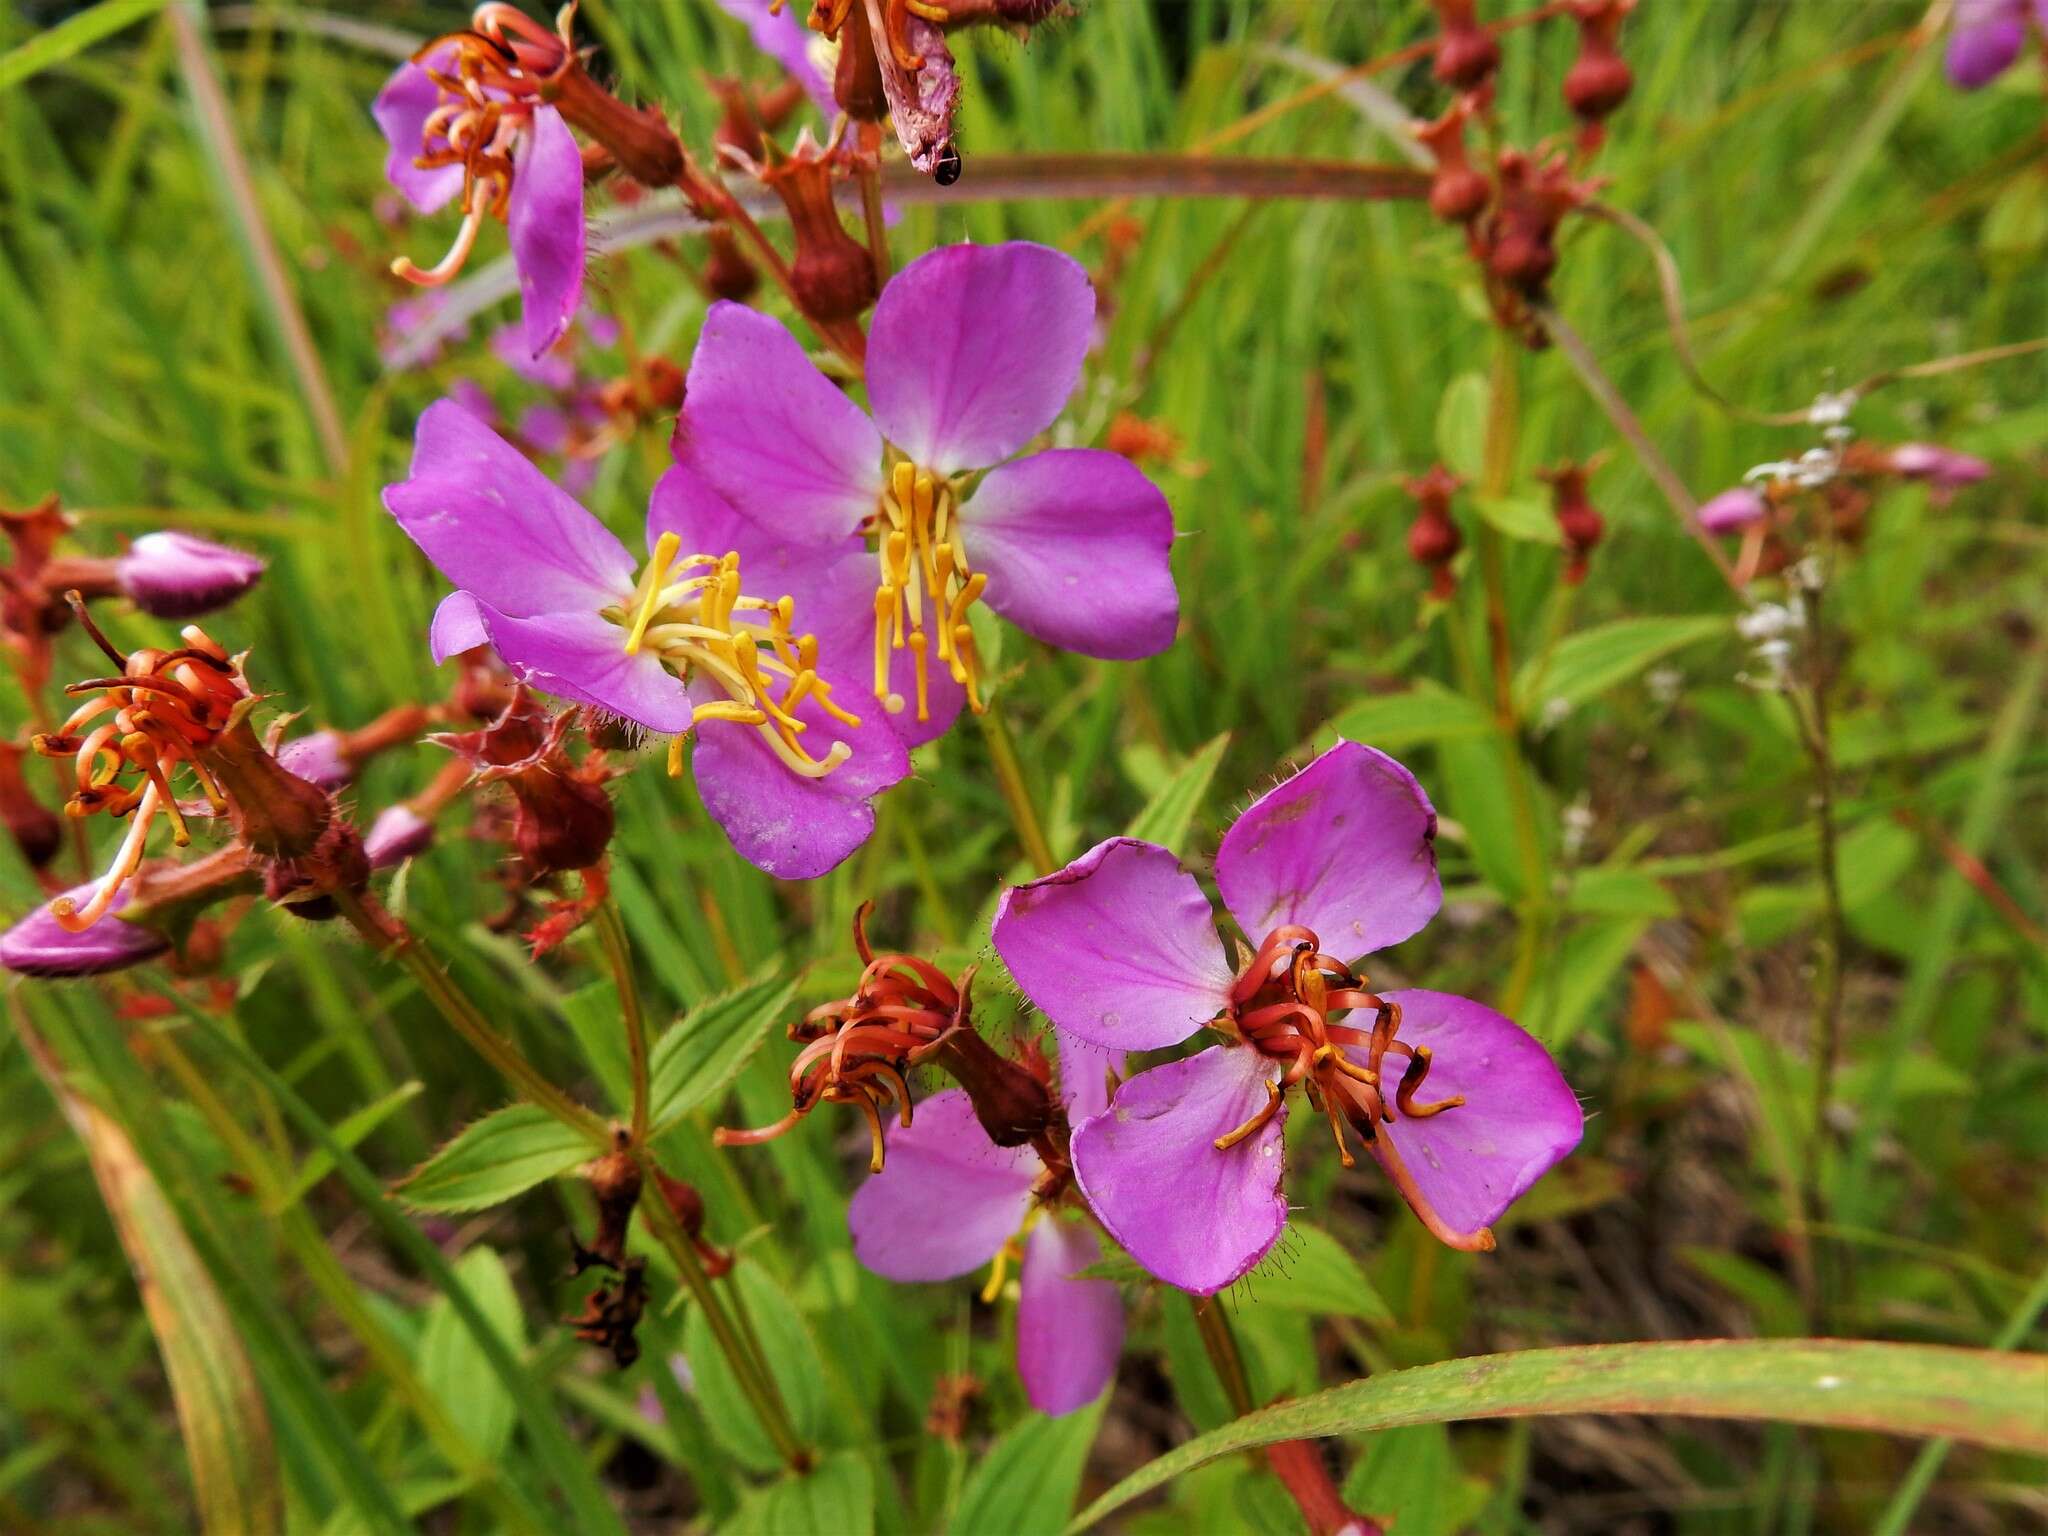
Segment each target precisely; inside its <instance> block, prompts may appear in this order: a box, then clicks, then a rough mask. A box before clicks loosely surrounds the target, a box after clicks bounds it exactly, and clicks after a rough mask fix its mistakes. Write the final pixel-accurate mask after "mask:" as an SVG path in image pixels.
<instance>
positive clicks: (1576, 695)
mask: <svg viewBox="0 0 2048 1536" xmlns="http://www.w3.org/2000/svg"><path fill="white" fill-rule="evenodd" d="M1730 633H1732V630H1731V628H1730V625H1729V622H1728V620H1726V619H1724V618H1720V617H1718V616H1716V615H1709V614H1702V615H1698V616H1695V617H1691V618H1676V619H1617V620H1615V621H1614V622H1613V623H1612V624H1601V625H1598V626H1596V627H1594V628H1592V629H1582V630H1580V631H1579V632H1578V633H1577V634H1575V635H1568V636H1566V637H1565V638H1564V639H1563V640H1560V641H1559V642H1558V644H1557V648H1556V649H1555V650H1554V651H1552V652H1551V653H1550V655H1549V657H1548V658H1547V659H1546V658H1545V657H1542V656H1537V657H1535V658H1533V659H1532V660H1531V661H1530V662H1529V663H1528V665H1526V666H1524V667H1523V668H1522V670H1521V672H1520V674H1519V675H1517V677H1516V678H1515V697H1516V698H1517V700H1519V701H1520V704H1521V707H1522V710H1523V712H1524V713H1525V714H1530V715H1534V714H1537V713H1540V712H1541V711H1542V710H1543V709H1544V708H1545V707H1546V706H1548V705H1549V704H1550V703H1551V702H1552V701H1553V700H1555V701H1560V702H1562V703H1564V704H1566V705H1573V704H1583V703H1584V702H1585V701H1586V700H1588V699H1590V698H1593V697H1595V696H1596V695H1599V694H1602V693H1605V692H1606V691H1607V690H1608V689H1609V688H1612V687H1614V686H1615V685H1616V684H1617V683H1624V682H1627V681H1628V679H1630V678H1631V677H1634V676H1635V675H1636V674H1637V673H1638V672H1641V671H1644V670H1645V669H1647V668H1649V667H1651V666H1653V665H1655V664H1656V663H1657V662H1659V661H1662V660H1663V659H1664V658H1665V657H1666V656H1669V655H1670V654H1671V653H1672V652H1673V651H1676V650H1679V649H1681V648H1683V647H1685V646H1688V645H1696V644H1698V643H1699V642H1700V641H1702V640H1711V639H1714V638H1716V637H1718V636H1722V635H1727V634H1730Z"/></svg>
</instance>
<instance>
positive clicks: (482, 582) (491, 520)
mask: <svg viewBox="0 0 2048 1536" xmlns="http://www.w3.org/2000/svg"><path fill="white" fill-rule="evenodd" d="M384 505H385V508H386V509H387V510H388V511H389V512H390V513H391V515H392V516H393V517H395V518H397V519H398V525H399V526H400V527H401V528H403V529H404V530H405V531H406V533H407V535H408V536H409V537H410V538H411V539H412V541H413V543H415V544H417V545H419V547H420V550H421V552H422V553H424V554H425V555H426V557H427V558H428V559H429V560H431V561H433V562H434V564H435V565H436V566H438V567H440V571H441V574H442V575H443V576H446V577H447V578H448V579H449V581H451V582H453V583H454V584H455V585H456V586H458V587H461V588H463V589H464V590H465V591H468V592H471V593H474V594H475V595H476V597H477V598H478V599H479V600H480V601H481V602H483V603H485V604H487V605H488V606H490V607H492V608H495V609H497V610H498V611H499V612H500V613H506V614H511V615H513V616H515V617H518V616H524V615H529V614H536V613H554V612H561V611H563V610H566V609H572V608H575V609H583V608H587V609H588V610H589V611H590V612H591V614H592V615H593V616H594V615H595V614H596V612H597V610H598V609H600V608H602V607H604V606H606V605H607V604H610V603H616V602H619V601H620V600H621V599H623V598H624V597H625V596H626V595H627V594H629V593H630V592H631V591H632V590H633V576H634V570H635V565H634V561H633V557H632V556H631V555H630V554H628V553H627V552H626V546H625V545H623V544H621V543H620V542H619V541H618V540H617V539H615V538H613V537H612V535H611V534H610V532H608V531H607V530H606V528H605V526H604V524H602V523H600V522H599V521H598V520H597V519H596V518H594V517H592V516H591V515H590V514H589V513H588V512H586V511H584V510H583V508H582V507H581V506H579V505H577V503H576V500H575V498H573V497H571V496H569V495H567V494H565V493H564V492H563V491H561V490H560V489H559V488H558V487H556V485H555V484H554V483H553V482H552V481H551V480H549V479H548V477H547V476H546V475H544V474H542V473H541V472H540V471H539V470H538V469H535V468H534V467H533V465H532V464H531V463H530V462H528V460H527V458H526V456H525V455H524V454H522V453H521V452H520V451H519V450H518V449H516V448H514V447H513V446H512V445H511V444H510V443H508V442H506V441H505V440H504V439H503V438H502V437H500V436H498V434H497V433H495V432H493V431H492V430H491V429H490V428H489V427H487V426H485V425H484V424H483V423H482V422H480V421H478V420H477V419H476V418H475V417H474V416H472V415H470V414H469V412H467V411H465V410H464V409H463V408H462V407H461V406H459V405H457V404H455V402H454V401H452V400H437V401H435V402H434V403H433V404H432V405H430V406H428V407H427V409H426V413H425V414H424V415H422V416H421V417H420V420H419V427H418V429H417V432H416V434H415V436H414V440H413V451H412V478H410V479H408V480H404V481H401V482H400V483H398V484H397V485H388V486H386V487H385V488H384Z"/></svg>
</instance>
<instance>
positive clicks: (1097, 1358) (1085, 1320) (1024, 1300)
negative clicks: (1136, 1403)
mask: <svg viewBox="0 0 2048 1536" xmlns="http://www.w3.org/2000/svg"><path fill="white" fill-rule="evenodd" d="M1101 1257H1102V1248H1101V1245H1100V1244H1099V1243H1097V1242H1096V1240H1095V1233H1094V1232H1093V1231H1092V1230H1091V1229H1090V1228H1089V1226H1088V1224H1087V1223H1086V1222H1085V1221H1061V1220H1060V1219H1059V1218H1058V1217H1056V1216H1054V1215H1052V1214H1051V1213H1050V1212H1048V1213H1047V1214H1046V1216H1045V1217H1044V1218H1043V1219H1042V1220H1041V1221H1040V1222H1039V1223H1038V1225H1037V1226H1035V1227H1033V1228H1032V1229H1031V1236H1030V1237H1029V1238H1027V1239H1026V1240H1025V1245H1024V1264H1023V1269H1022V1273H1021V1274H1020V1276H1019V1277H1018V1291H1019V1297H1018V1303H1017V1374H1018V1375H1020V1376H1021V1377H1023V1378H1024V1395H1025V1396H1026V1397H1028V1398H1029V1399H1030V1400H1031V1406H1032V1407H1034V1408H1036V1409H1037V1410H1038V1411H1039V1412H1040V1413H1045V1414H1051V1415H1052V1416H1053V1417H1055V1418H1057V1417H1059V1416H1060V1415H1061V1414H1066V1413H1072V1412H1073V1411H1074V1410H1075V1409H1077V1408H1085V1407H1087V1406H1088V1405H1089V1404H1090V1403H1092V1402H1094V1401H1095V1399H1096V1398H1098V1397H1100V1396H1102V1389H1103V1388H1104V1387H1106V1386H1108V1385H1109V1383H1110V1379H1111V1378H1112V1377H1114V1376H1115V1375H1116V1360H1117V1356H1118V1355H1119V1354H1120V1353H1122V1351H1123V1347H1124V1304H1123V1298H1122V1297H1120V1296H1118V1295H1117V1289H1116V1286H1115V1285H1114V1284H1113V1283H1112V1282H1110V1281H1108V1280H1076V1279H1074V1278H1073V1277H1074V1276H1075V1275H1076V1274H1078V1273H1079V1272H1080V1271H1082V1270H1084V1269H1086V1268H1088V1266H1089V1265H1091V1264H1094V1263H1095V1262H1097V1261H1098V1260H1099V1259H1100V1258H1101Z"/></svg>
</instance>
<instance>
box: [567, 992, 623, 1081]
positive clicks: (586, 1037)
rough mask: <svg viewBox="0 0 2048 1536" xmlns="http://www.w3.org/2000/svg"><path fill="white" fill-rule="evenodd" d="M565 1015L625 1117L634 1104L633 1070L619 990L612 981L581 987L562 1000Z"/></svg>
mask: <svg viewBox="0 0 2048 1536" xmlns="http://www.w3.org/2000/svg"><path fill="white" fill-rule="evenodd" d="M562 1015H563V1017H564V1018H566V1019H568V1021H569V1028H570V1030H571V1032H572V1033H574V1034H575V1036H576V1041H577V1043H578V1044H579V1045H581V1046H582V1047H583V1057H584V1060H586V1061H588V1062H589V1063H590V1070H591V1071H593V1072H595V1073H596V1074H597V1080H598V1082H599V1083H601V1084H603V1086H604V1091H605V1095H606V1097H607V1098H609V1099H610V1100H611V1103H612V1107H613V1108H614V1109H617V1110H619V1111H620V1112H621V1113H624V1112H625V1111H627V1110H628V1109H629V1108H630V1107H631V1105H632V1102H633V1069H632V1065H631V1063H630V1062H629V1061H628V1059H627V1055H626V1026H625V1022H624V1021H623V1020H622V1019H621V1018H620V1017H619V989H618V988H617V987H616V986H614V985H613V984H612V983H611V982H609V981H593V982H591V983H590V984H589V985H588V986H584V987H579V988H577V989H576V990H575V991H574V992H571V993H570V994H569V995H568V996H567V997H565V998H563V999H562Z"/></svg>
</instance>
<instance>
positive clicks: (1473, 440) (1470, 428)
mask: <svg viewBox="0 0 2048 1536" xmlns="http://www.w3.org/2000/svg"><path fill="white" fill-rule="evenodd" d="M1487 398H1488V390H1487V385H1486V375H1485V374H1483V373H1461V374H1459V375H1458V376H1457V377H1456V378H1455V379H1453V380H1451V382H1450V386H1449V387H1448V388H1447V389H1445V390H1444V397H1443V399H1442V400H1441V401H1440V402H1439V403H1438V405H1437V408H1436V452H1437V457H1438V458H1440V459H1442V460H1443V461H1444V463H1445V464H1447V465H1448V466H1450V468H1452V469H1454V470H1456V471H1457V472H1458V473H1459V474H1461V475H1463V476H1464V477H1465V478H1466V479H1467V480H1477V479H1479V478H1480V476H1481V475H1482V474H1483V473H1484V472H1485V469H1486V403H1487Z"/></svg>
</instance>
